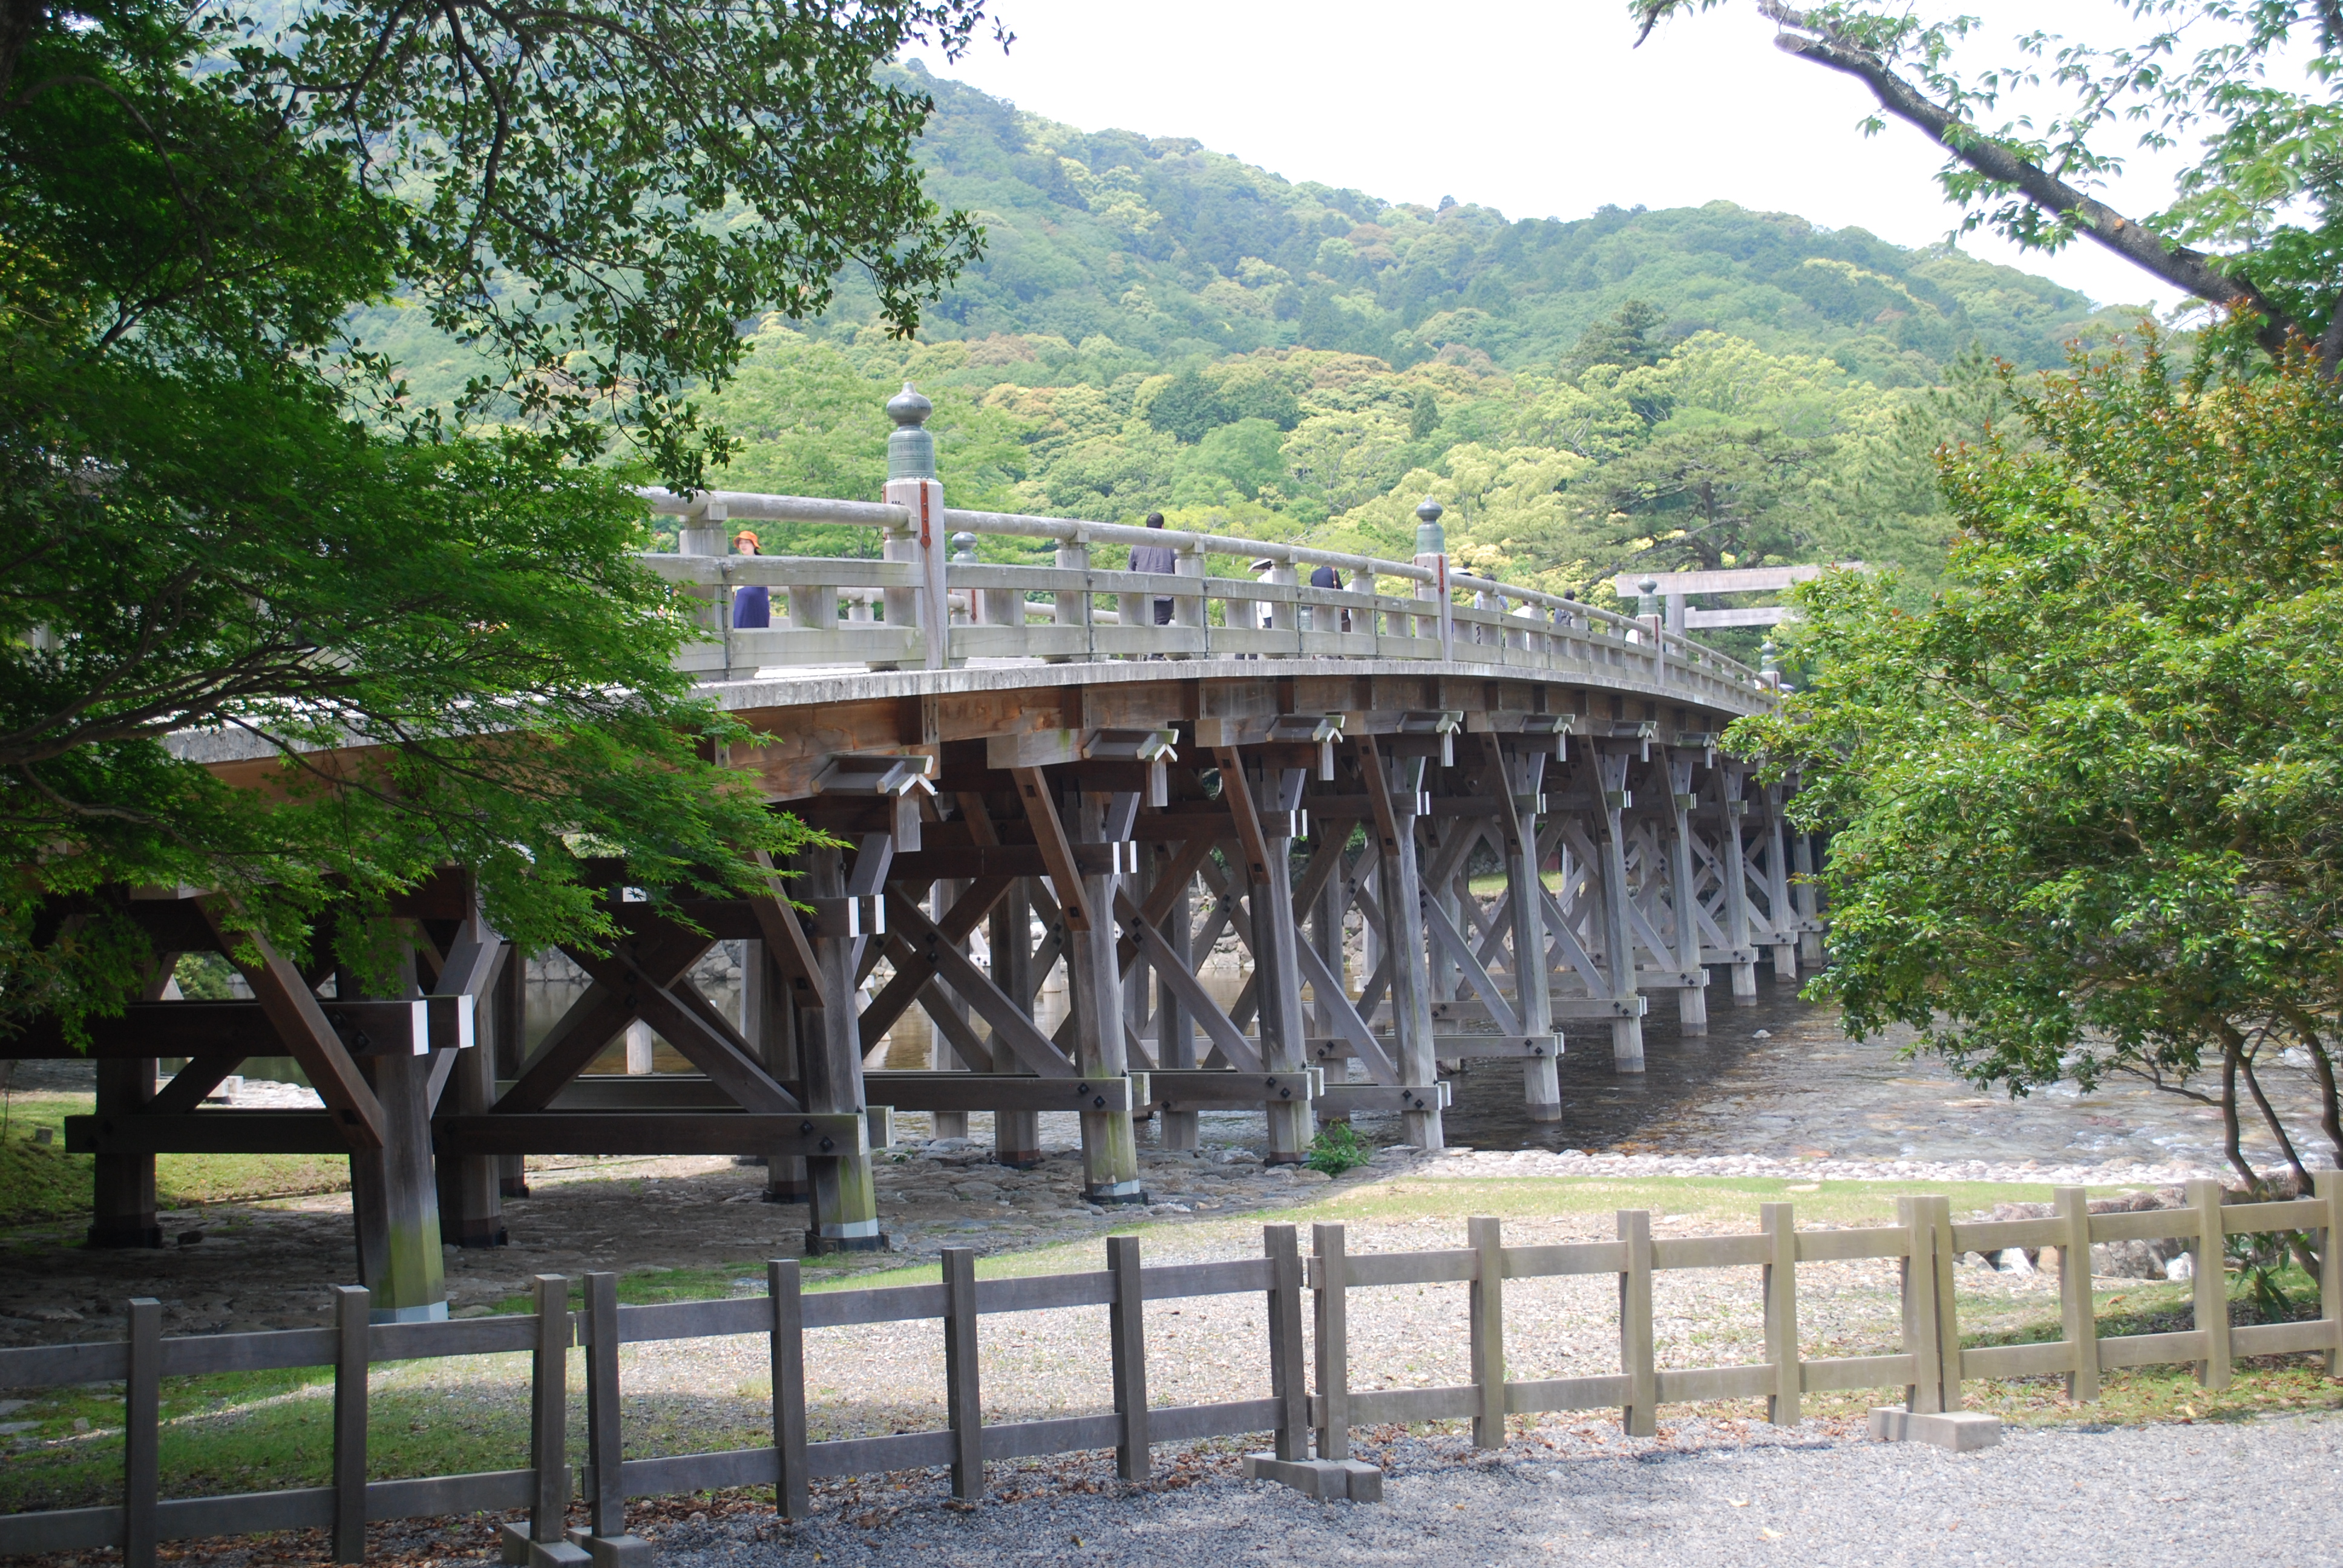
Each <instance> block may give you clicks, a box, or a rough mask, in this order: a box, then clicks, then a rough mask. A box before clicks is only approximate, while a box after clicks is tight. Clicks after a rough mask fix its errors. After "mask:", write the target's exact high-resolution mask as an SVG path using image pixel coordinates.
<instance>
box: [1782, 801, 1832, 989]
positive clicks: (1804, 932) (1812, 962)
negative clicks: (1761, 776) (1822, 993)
mask: <svg viewBox="0 0 2343 1568" xmlns="http://www.w3.org/2000/svg"><path fill="white" fill-rule="evenodd" d="M1790 867H1791V869H1793V870H1795V872H1796V873H1797V874H1798V877H1799V880H1798V882H1797V883H1796V884H1795V886H1794V887H1792V888H1791V890H1790V907H1791V908H1792V909H1793V910H1796V911H1797V915H1798V920H1799V926H1798V962H1799V963H1801V964H1803V965H1805V967H1806V968H1807V969H1812V970H1818V969H1820V968H1822V967H1823V965H1824V963H1825V962H1826V961H1827V960H1825V958H1824V956H1823V934H1822V932H1821V931H1820V930H1817V929H1816V928H1817V927H1818V926H1819V925H1820V924H1821V918H1822V898H1821V895H1820V894H1819V893H1818V892H1817V891H1816V890H1815V885H1814V883H1813V882H1812V881H1809V880H1807V879H1808V878H1811V877H1812V876H1813V875H1814V874H1815V871H1816V869H1818V868H1817V867H1816V866H1815V839H1814V835H1813V834H1811V833H1799V834H1795V835H1794V836H1793V837H1792V838H1791V840H1790Z"/></svg>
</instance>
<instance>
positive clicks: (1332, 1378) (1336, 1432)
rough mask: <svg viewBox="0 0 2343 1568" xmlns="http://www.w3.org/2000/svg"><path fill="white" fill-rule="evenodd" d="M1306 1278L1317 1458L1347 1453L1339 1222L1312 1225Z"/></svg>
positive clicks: (1346, 1333)
mask: <svg viewBox="0 0 2343 1568" xmlns="http://www.w3.org/2000/svg"><path fill="white" fill-rule="evenodd" d="M1310 1241H1311V1246H1312V1249H1313V1250H1314V1251H1315V1252H1316V1255H1317V1261H1315V1262H1313V1263H1312V1265H1311V1271H1310V1282H1311V1284H1312V1286H1314V1287H1315V1289H1316V1297H1315V1301H1314V1302H1313V1305H1314V1306H1315V1307H1316V1309H1317V1326H1318V1343H1317V1351H1318V1457H1319V1458H1321V1459H1348V1458H1350V1457H1351V1316H1350V1314H1351V1265H1350V1262H1349V1261H1348V1259H1347V1258H1346V1257H1345V1256H1344V1254H1343V1251H1342V1226H1340V1225H1313V1226H1312V1227H1311V1228H1310Z"/></svg>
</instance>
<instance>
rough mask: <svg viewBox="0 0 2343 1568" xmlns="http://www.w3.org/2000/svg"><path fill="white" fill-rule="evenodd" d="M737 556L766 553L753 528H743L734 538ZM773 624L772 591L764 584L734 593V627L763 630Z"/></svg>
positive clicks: (748, 586)
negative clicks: (761, 547)
mask: <svg viewBox="0 0 2343 1568" xmlns="http://www.w3.org/2000/svg"><path fill="white" fill-rule="evenodd" d="M732 548H733V551H734V553H735V554H738V555H744V556H758V555H762V554H764V553H765V552H764V551H763V550H762V549H760V548H759V545H758V539H757V533H756V530H755V529H753V528H742V529H741V530H740V531H739V533H737V534H734V535H733V536H732ZM772 624H773V595H772V590H771V589H769V588H767V587H765V585H764V584H762V583H749V584H747V585H745V586H743V587H741V588H735V589H734V590H733V591H732V625H733V627H734V628H736V629H738V628H755V629H757V630H760V631H761V630H763V629H764V628H767V627H769V626H771V625H772Z"/></svg>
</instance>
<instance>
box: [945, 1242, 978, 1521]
mask: <svg viewBox="0 0 2343 1568" xmlns="http://www.w3.org/2000/svg"><path fill="white" fill-rule="evenodd" d="M943 1275H944V1412H945V1419H946V1422H947V1424H949V1425H950V1429H951V1437H952V1448H951V1453H952V1457H951V1488H952V1495H953V1496H954V1497H958V1498H960V1499H963V1500H970V1499H974V1498H979V1497H981V1496H983V1495H984V1401H983V1389H982V1387H981V1385H980V1382H979V1374H978V1369H977V1342H976V1251H975V1250H974V1249H973V1248H970V1247H946V1248H945V1249H944V1250H943Z"/></svg>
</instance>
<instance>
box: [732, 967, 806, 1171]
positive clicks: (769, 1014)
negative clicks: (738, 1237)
mask: <svg viewBox="0 0 2343 1568" xmlns="http://www.w3.org/2000/svg"><path fill="white" fill-rule="evenodd" d="M800 940H802V939H801V938H800ZM791 945H792V946H794V945H795V944H794V943H792V944H791ZM794 990H795V988H794V987H792V986H791V985H790V983H789V979H788V976H787V975H786V973H785V972H784V971H783V969H782V965H781V963H780V960H779V959H778V958H777V957H776V956H775V954H774V952H773V948H772V945H771V944H770V943H769V942H766V941H764V940H761V939H759V938H754V937H751V938H749V939H747V940H743V941H742V942H741V944H740V1036H741V1038H742V1039H743V1040H747V1041H748V1042H749V1046H750V1048H751V1049H752V1050H754V1051H755V1053H756V1060H757V1061H758V1063H759V1065H760V1066H762V1067H763V1068H764V1070H765V1072H766V1074H767V1076H769V1077H770V1078H771V1079H772V1080H773V1081H774V1082H776V1083H785V1084H786V1083H795V1082H797V1081H799V1077H800V1076H801V1074H800V1072H799V1067H798V1010H797V1007H796V1001H795V996H794ZM807 1191H808V1189H807V1184H806V1165H805V1160H804V1158H803V1157H802V1156H799V1155H789V1154H779V1155H771V1154H769V1155H767V1156H766V1157H765V1194H764V1196H765V1201H766V1202H768V1203H802V1202H804V1201H806V1193H807Z"/></svg>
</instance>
